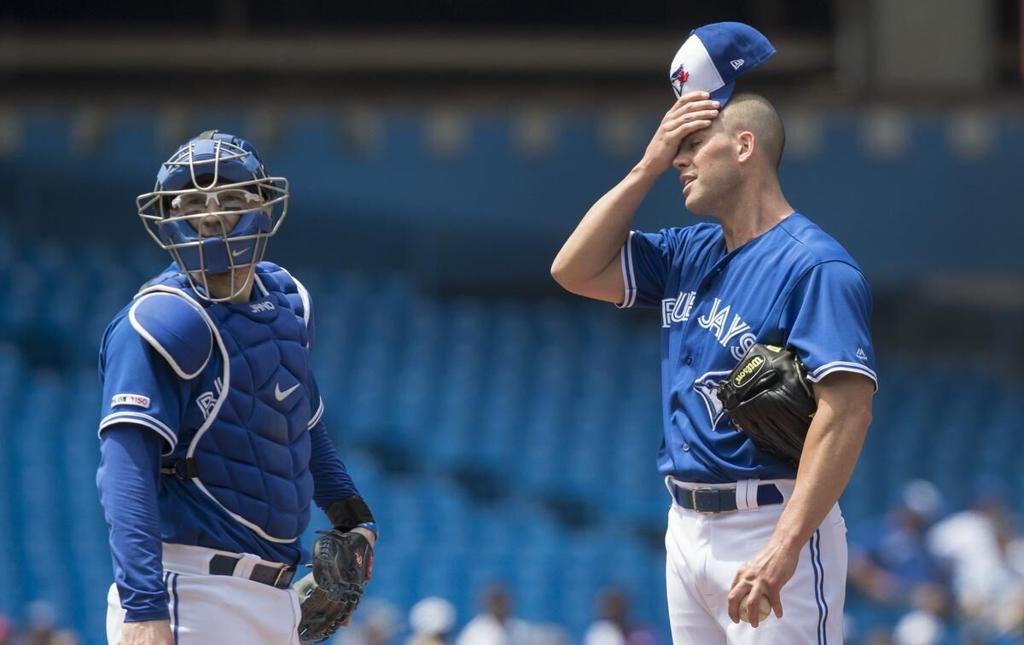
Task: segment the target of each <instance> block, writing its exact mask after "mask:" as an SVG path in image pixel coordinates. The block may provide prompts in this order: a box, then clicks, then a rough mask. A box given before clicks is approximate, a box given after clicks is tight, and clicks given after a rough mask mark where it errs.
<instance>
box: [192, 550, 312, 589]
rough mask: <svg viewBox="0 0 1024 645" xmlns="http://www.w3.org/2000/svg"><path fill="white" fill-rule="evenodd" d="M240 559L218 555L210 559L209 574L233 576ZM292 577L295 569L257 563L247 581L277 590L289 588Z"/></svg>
mask: <svg viewBox="0 0 1024 645" xmlns="http://www.w3.org/2000/svg"><path fill="white" fill-rule="evenodd" d="M241 559H242V558H241V557H238V558H235V557H232V556H230V555H222V554H219V553H218V554H217V555H215V556H213V557H212V558H210V574H211V575H215V576H233V575H235V567H236V566H237V565H238V562H239V561H240V560H241ZM293 577H295V567H285V566H282V567H271V566H267V565H265V564H258V563H257V564H255V565H253V568H252V573H250V574H249V580H252V581H254V582H259V583H262V584H265V585H270V586H271V587H277V588H278V589H287V588H288V587H290V586H291V584H292V578H293Z"/></svg>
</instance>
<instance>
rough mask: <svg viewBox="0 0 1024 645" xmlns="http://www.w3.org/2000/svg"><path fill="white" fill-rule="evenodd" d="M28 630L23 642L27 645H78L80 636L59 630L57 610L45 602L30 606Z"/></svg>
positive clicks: (34, 603)
mask: <svg viewBox="0 0 1024 645" xmlns="http://www.w3.org/2000/svg"><path fill="white" fill-rule="evenodd" d="M27 614H28V629H27V631H26V632H25V636H24V638H23V639H22V641H21V642H23V643H25V645H77V644H78V642H79V639H78V635H77V634H75V633H74V632H72V631H69V630H60V629H57V609H56V608H55V607H54V606H53V605H52V604H51V603H49V602H47V601H45V600H35V601H33V602H31V603H29V605H28V610H27ZM0 642H2V641H0Z"/></svg>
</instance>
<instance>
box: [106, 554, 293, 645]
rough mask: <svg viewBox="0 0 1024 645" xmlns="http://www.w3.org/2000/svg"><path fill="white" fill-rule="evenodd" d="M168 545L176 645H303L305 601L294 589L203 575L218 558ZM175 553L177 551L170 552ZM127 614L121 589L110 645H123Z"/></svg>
mask: <svg viewBox="0 0 1024 645" xmlns="http://www.w3.org/2000/svg"><path fill="white" fill-rule="evenodd" d="M168 546H169V545H164V582H165V583H166V585H167V597H168V600H167V602H168V605H167V608H168V610H169V612H170V617H171V631H172V633H173V635H174V642H175V645H209V644H210V643H221V644H224V645H227V644H228V643H253V644H254V645H299V637H298V633H297V629H298V625H299V617H300V610H299V599H298V596H297V595H296V593H295V592H294V591H293V590H291V589H276V588H274V587H271V586H269V585H265V584H262V583H259V582H253V581H252V580H247V579H245V578H238V577H233V576H219V575H218V576H215V575H210V574H208V573H203V571H206V570H207V567H208V564H207V563H208V562H209V558H210V557H211V556H212V555H213V554H214V553H218V552H217V551H213V550H212V549H202V548H199V547H178V545H172V548H171V549H169V548H168ZM169 550H170V551H173V553H172V552H169ZM124 616H125V611H124V609H122V608H121V602H120V598H119V597H118V593H117V586H116V585H110V591H109V593H108V594H107V641H108V643H109V644H110V645H119V644H120V642H121V627H122V625H123V624H124Z"/></svg>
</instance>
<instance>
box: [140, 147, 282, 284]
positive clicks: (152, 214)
mask: <svg viewBox="0 0 1024 645" xmlns="http://www.w3.org/2000/svg"><path fill="white" fill-rule="evenodd" d="M135 201H136V205H137V206H138V212H139V217H141V218H142V223H143V224H144V225H145V227H146V231H147V232H148V233H149V235H150V237H152V238H153V239H154V240H155V241H156V243H157V244H159V245H160V248H162V249H164V250H165V251H169V252H170V254H171V256H172V257H173V258H174V261H175V262H176V263H177V264H178V267H180V268H181V270H182V271H184V272H185V275H186V276H188V280H189V283H190V284H191V285H192V288H193V289H195V291H196V293H198V294H199V295H200V296H201V297H203V298H205V299H207V300H210V301H214V302H222V301H225V300H231V299H233V298H235V297H236V296H238V295H240V294H241V293H243V292H244V290H245V289H246V288H247V286H248V285H249V283H250V281H251V280H252V275H253V272H255V270H256V265H257V264H258V263H259V262H260V261H261V260H262V259H263V255H264V254H265V253H266V251H267V241H268V240H269V239H270V238H271V236H273V235H274V234H275V233H277V229H278V227H279V226H280V225H281V221H282V220H284V216H285V214H286V213H287V212H288V180H287V179H285V178H284V177H270V176H268V175H267V171H266V168H264V166H263V162H262V161H260V158H259V155H258V154H257V152H256V148H254V147H253V146H252V144H250V143H249V142H248V141H246V140H244V139H242V138H240V137H236V136H233V135H230V134H221V133H219V132H217V131H216V130H209V131H207V132H203V133H202V134H200V135H199V136H198V137H196V138H194V139H192V140H191V141H189V142H188V143H186V144H185V145H183V146H181V147H180V148H178V151H177V152H175V153H174V154H173V155H171V158H170V159H168V160H167V161H165V162H164V163H163V165H162V166H160V172H159V173H157V176H156V186H155V187H154V189H153V191H152V192H149V193H145V194H143V195H139V196H138V197H137V198H136V200H135ZM232 220H236V221H234V222H232ZM236 269H247V271H245V272H238V271H236ZM227 272H230V275H231V288H230V291H231V293H230V294H228V295H226V296H222V297H214V296H213V295H212V294H211V293H210V289H209V284H208V276H209V275H210V274H218V273H227Z"/></svg>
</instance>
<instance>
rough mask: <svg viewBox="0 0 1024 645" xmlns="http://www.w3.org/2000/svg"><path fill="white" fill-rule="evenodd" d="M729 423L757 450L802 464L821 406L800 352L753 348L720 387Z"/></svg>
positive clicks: (760, 347) (776, 348)
mask: <svg viewBox="0 0 1024 645" xmlns="http://www.w3.org/2000/svg"><path fill="white" fill-rule="evenodd" d="M718 398H719V400H721V401H722V405H723V406H724V408H725V414H726V416H727V417H728V418H729V421H730V423H732V424H733V425H734V426H735V427H737V428H739V429H740V430H742V431H743V432H745V433H746V434H747V435H748V436H749V437H750V438H751V439H752V440H753V442H754V445H756V446H757V447H758V449H760V450H762V451H764V452H766V453H768V454H770V455H774V456H776V457H779V458H780V459H784V460H786V461H788V462H790V463H791V464H793V465H794V466H795V465H798V464H799V463H800V454H801V453H802V452H803V449H804V439H805V438H806V437H807V429H808V428H809V427H810V425H811V418H813V417H814V412H815V410H816V409H817V403H816V402H815V400H814V395H813V393H812V391H811V387H810V384H809V383H808V382H807V372H806V370H805V369H804V366H803V365H802V364H801V363H800V359H799V358H798V357H797V355H796V352H795V351H793V350H792V349H783V348H781V347H775V346H774V345H760V344H758V345H754V346H753V347H751V348H750V350H748V351H747V353H746V355H745V356H744V357H743V360H741V361H740V362H739V363H738V364H737V365H736V367H735V368H734V369H733V371H732V372H730V373H729V377H728V378H727V379H726V380H725V381H723V382H722V384H721V385H720V386H719V388H718Z"/></svg>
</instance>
